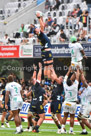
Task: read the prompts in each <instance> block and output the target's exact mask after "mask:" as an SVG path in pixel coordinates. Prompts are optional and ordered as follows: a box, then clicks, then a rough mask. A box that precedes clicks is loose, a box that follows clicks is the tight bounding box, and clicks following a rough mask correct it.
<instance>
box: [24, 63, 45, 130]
mask: <svg viewBox="0 0 91 136" xmlns="http://www.w3.org/2000/svg"><path fill="white" fill-rule="evenodd" d="M41 74H42V65H41V63H39V72H38V75H37V80H36V71H34V73H33V77H32V79H31V83H32V85H33V86H32V87H31V91H30V92H29V93H28V94H27V95H26V97H28V96H30V95H31V96H32V101H31V105H30V108H29V113H30V114H29V120H30V122H32V123H33V124H34V120H32V117H33V116H37V117H38V116H39V117H38V120H37V123H36V126H35V127H34V128H33V131H32V132H39V127H40V125H41V124H42V123H43V121H44V119H45V111H44V105H45V104H46V103H47V96H46V94H45V90H44V89H43V88H42V87H41V86H40V82H41Z"/></svg>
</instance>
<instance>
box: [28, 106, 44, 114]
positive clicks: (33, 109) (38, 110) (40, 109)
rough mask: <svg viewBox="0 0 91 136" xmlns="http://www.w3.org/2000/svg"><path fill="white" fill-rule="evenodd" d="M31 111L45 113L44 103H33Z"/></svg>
mask: <svg viewBox="0 0 91 136" xmlns="http://www.w3.org/2000/svg"><path fill="white" fill-rule="evenodd" d="M29 112H32V113H33V114H42V113H45V111H44V107H43V105H39V104H38V105H37V106H33V105H32V104H31V105H30V108H29Z"/></svg>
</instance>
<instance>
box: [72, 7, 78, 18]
mask: <svg viewBox="0 0 91 136" xmlns="http://www.w3.org/2000/svg"><path fill="white" fill-rule="evenodd" d="M76 14H77V9H76V8H74V9H73V11H72V13H71V15H72V16H74V15H76Z"/></svg>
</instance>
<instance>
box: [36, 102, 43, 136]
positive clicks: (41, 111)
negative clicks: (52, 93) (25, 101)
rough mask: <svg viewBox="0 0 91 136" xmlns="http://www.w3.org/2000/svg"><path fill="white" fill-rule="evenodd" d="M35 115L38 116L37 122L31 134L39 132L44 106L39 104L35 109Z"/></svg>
mask: <svg viewBox="0 0 91 136" xmlns="http://www.w3.org/2000/svg"><path fill="white" fill-rule="evenodd" d="M36 113H37V115H38V116H39V120H38V122H37V125H36V126H35V127H34V129H33V132H37V133H38V132H39V127H40V125H41V124H42V123H43V121H44V119H45V111H44V106H43V105H41V104H39V105H37V107H36Z"/></svg>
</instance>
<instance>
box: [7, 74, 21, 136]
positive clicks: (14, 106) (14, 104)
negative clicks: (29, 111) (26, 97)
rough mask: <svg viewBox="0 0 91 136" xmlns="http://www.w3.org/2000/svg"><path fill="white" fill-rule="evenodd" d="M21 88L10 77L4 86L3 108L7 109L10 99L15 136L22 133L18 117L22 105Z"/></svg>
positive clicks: (10, 76)
mask: <svg viewBox="0 0 91 136" xmlns="http://www.w3.org/2000/svg"><path fill="white" fill-rule="evenodd" d="M21 94H22V88H21V85H20V84H18V83H16V82H14V78H13V76H12V75H9V76H8V83H7V85H6V95H5V108H6V109H8V105H7V104H8V101H9V97H10V108H11V111H12V113H13V116H14V121H15V125H16V132H15V134H20V133H22V132H23V129H22V125H21V118H20V116H19V112H20V109H21V108H22V105H23V100H22V97H21Z"/></svg>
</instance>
